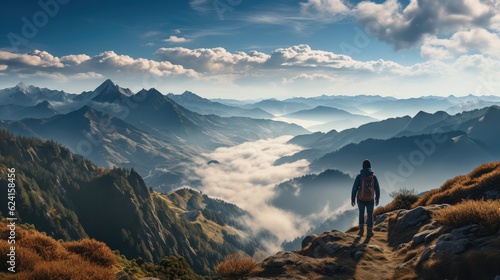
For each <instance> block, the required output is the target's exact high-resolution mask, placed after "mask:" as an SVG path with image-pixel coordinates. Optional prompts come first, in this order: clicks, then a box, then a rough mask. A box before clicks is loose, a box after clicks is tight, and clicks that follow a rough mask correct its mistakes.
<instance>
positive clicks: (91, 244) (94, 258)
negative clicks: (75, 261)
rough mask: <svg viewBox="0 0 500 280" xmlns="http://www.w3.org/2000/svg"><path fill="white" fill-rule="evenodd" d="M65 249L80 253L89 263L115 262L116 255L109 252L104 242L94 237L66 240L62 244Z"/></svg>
mask: <svg viewBox="0 0 500 280" xmlns="http://www.w3.org/2000/svg"><path fill="white" fill-rule="evenodd" d="M63 246H64V248H66V250H68V251H70V252H72V253H75V254H77V255H80V256H81V257H82V258H84V259H86V260H88V261H89V262H91V263H95V264H98V265H101V266H112V265H114V264H116V261H117V260H116V255H115V254H113V252H111V250H110V249H109V247H108V246H106V244H105V243H103V242H100V241H97V240H95V239H82V240H80V241H73V242H66V243H64V244H63Z"/></svg>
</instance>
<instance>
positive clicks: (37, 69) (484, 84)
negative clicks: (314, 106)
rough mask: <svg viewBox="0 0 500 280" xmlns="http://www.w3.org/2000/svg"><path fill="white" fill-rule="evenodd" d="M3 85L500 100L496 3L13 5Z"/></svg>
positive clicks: (7, 6)
mask: <svg viewBox="0 0 500 280" xmlns="http://www.w3.org/2000/svg"><path fill="white" fill-rule="evenodd" d="M1 5H2V8H1V9H0V23H1V24H0V88H6V87H12V86H14V85H16V84H17V83H19V82H21V81H23V82H25V83H27V84H33V85H36V86H40V87H48V88H52V89H60V90H65V91H68V92H71V93H80V92H82V91H86V90H93V89H94V88H96V87H97V86H98V85H99V84H100V83H102V82H103V81H104V80H105V79H108V78H109V79H112V80H113V81H114V82H115V83H117V84H119V85H120V86H122V87H126V88H130V89H132V90H134V91H138V90H140V89H142V88H151V87H155V88H157V89H158V90H160V91H161V92H163V93H164V94H167V93H176V94H180V93H182V92H184V91H186V90H189V91H192V92H195V93H197V94H199V95H201V96H203V97H207V98H231V99H257V98H278V99H285V98H288V97H297V96H304V97H309V96H319V95H323V94H326V95H357V94H370V95H375V94H377V95H382V96H395V97H400V98H407V97H416V96H424V95H438V96H448V95H450V94H454V95H457V96H461V95H468V94H475V95H492V94H493V95H497V94H499V92H500V1H498V0H453V1H451V0H446V1H435V0H376V1H375V0H366V1H357V0H288V1H287V0H276V1H264V0H182V1H179V0H175V1H174V0H163V1H153V0H143V1H129V0H123V1H110V0H100V1H96V0H88V1H77V0H39V1H32V0H31V1H28V0H17V1H14V0H6V1H3V2H2V4H1Z"/></svg>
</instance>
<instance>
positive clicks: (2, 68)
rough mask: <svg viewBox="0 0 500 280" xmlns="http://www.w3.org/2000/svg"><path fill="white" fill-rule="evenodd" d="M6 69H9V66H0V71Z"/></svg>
mask: <svg viewBox="0 0 500 280" xmlns="http://www.w3.org/2000/svg"><path fill="white" fill-rule="evenodd" d="M7 68H9V66H7V65H2V64H0V71H5V70H7Z"/></svg>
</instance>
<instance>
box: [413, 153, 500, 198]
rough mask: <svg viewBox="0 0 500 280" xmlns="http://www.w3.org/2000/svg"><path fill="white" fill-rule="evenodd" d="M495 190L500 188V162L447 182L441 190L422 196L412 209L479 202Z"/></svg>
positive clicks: (489, 164) (485, 165) (483, 166)
mask: <svg viewBox="0 0 500 280" xmlns="http://www.w3.org/2000/svg"><path fill="white" fill-rule="evenodd" d="M495 188H500V162H491V163H486V164H483V165H481V166H479V167H477V168H476V169H474V170H473V171H472V172H470V173H469V174H467V175H463V176H457V177H455V178H453V179H450V180H448V181H446V182H445V183H444V184H443V185H442V186H441V187H440V188H438V189H435V190H432V191H429V192H427V193H425V194H424V195H422V196H421V197H420V198H419V199H418V200H417V202H415V203H414V204H413V205H412V207H417V206H426V205H431V204H443V203H448V204H457V203H459V202H461V201H462V200H464V199H476V200H477V199H481V198H482V196H483V194H484V192H485V191H487V190H490V189H495Z"/></svg>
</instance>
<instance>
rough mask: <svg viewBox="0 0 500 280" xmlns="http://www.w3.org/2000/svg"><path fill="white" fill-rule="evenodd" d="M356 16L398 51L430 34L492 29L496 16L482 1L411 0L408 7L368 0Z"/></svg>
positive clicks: (355, 13)
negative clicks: (481, 28)
mask: <svg viewBox="0 0 500 280" xmlns="http://www.w3.org/2000/svg"><path fill="white" fill-rule="evenodd" d="M352 13H353V16H354V17H355V19H356V20H357V21H358V22H359V23H360V24H361V25H363V26H365V27H366V29H367V30H369V31H370V33H371V34H372V35H374V36H376V37H377V38H379V39H381V40H383V41H385V42H388V43H390V44H392V45H394V46H395V47H396V49H405V48H410V47H413V46H415V45H417V44H419V43H420V42H421V41H422V40H423V38H424V37H425V36H426V35H439V34H447V33H454V32H457V31H460V30H463V29H468V28H474V27H482V26H488V25H489V24H490V23H491V21H492V19H493V17H494V16H495V13H494V11H492V9H491V6H490V5H488V3H483V2H481V1H480V0H456V1H434V0H411V1H410V3H409V4H408V5H407V6H406V7H403V6H402V5H401V4H400V2H399V1H397V0H386V1H385V2H384V3H381V4H378V3H374V2H371V1H364V2H361V3H360V4H358V5H357V6H356V7H355V8H354V9H353V11H352Z"/></svg>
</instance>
